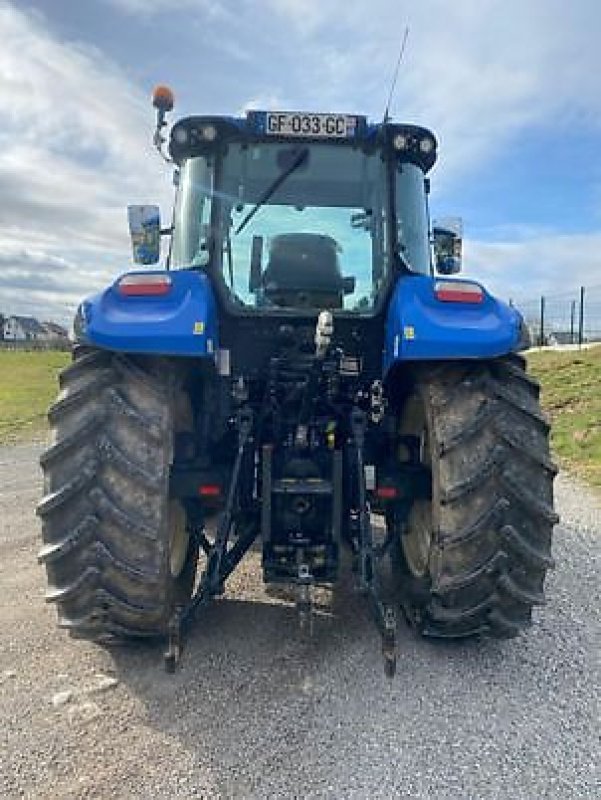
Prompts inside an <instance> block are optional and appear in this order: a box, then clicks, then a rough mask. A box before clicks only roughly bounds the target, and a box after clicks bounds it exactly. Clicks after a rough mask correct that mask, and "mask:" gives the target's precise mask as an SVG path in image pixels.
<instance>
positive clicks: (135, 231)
mask: <svg viewBox="0 0 601 800" xmlns="http://www.w3.org/2000/svg"><path fill="white" fill-rule="evenodd" d="M127 219H128V222H129V235H130V236H131V243H132V248H133V259H134V261H135V263H136V264H156V263H157V261H158V260H159V258H160V255H161V215H160V210H159V207H158V206H128V207H127Z"/></svg>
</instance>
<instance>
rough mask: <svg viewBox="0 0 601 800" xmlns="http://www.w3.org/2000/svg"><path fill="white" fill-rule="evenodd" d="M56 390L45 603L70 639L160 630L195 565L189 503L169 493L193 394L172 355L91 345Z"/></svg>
mask: <svg viewBox="0 0 601 800" xmlns="http://www.w3.org/2000/svg"><path fill="white" fill-rule="evenodd" d="M60 386H61V392H60V394H59V397H58V400H57V401H56V403H55V404H54V405H53V406H52V407H51V408H50V411H49V412H48V418H49V421H50V425H51V428H52V432H53V443H52V444H51V445H50V447H49V448H48V449H47V450H46V452H45V453H44V454H43V455H42V457H41V459H40V463H41V465H42V469H43V472H44V491H45V496H44V498H43V499H42V501H41V502H40V504H39V506H38V514H39V516H40V517H41V519H42V539H43V547H42V549H41V551H40V553H39V561H40V562H41V563H43V564H44V565H45V567H46V571H47V577H48V590H47V593H46V600H47V601H48V602H52V603H56V605H57V609H58V621H59V626H60V627H62V628H66V629H68V630H69V631H70V633H71V634H72V635H73V636H77V637H80V638H88V639H94V640H112V639H115V638H117V639H120V638H126V637H147V636H160V635H163V634H165V632H166V629H167V626H168V622H169V620H170V618H171V616H172V614H173V613H174V610H175V608H176V606H178V605H181V604H185V603H186V602H187V600H188V599H189V598H190V595H191V592H192V589H193V584H194V577H195V571H196V557H197V556H196V548H195V547H194V542H193V541H191V537H190V535H189V531H188V528H187V525H186V515H185V511H184V508H183V506H181V504H180V503H179V502H178V501H174V500H170V498H169V474H170V467H171V464H172V462H173V460H174V452H175V448H176V434H177V433H178V430H179V429H181V428H182V427H183V428H185V427H187V426H188V425H189V421H188V420H189V414H188V413H187V412H186V410H185V409H186V403H187V396H186V395H185V393H184V392H183V391H182V390H181V389H179V388H178V381H177V380H176V376H175V372H174V370H173V368H172V367H171V365H170V363H169V362H168V361H166V360H164V361H160V360H158V359H154V360H153V359H149V358H134V357H129V356H123V355H118V354H115V353H111V352H108V351H101V350H93V349H90V348H87V349H85V348H80V349H78V350H77V351H76V353H75V355H74V360H73V363H72V364H71V365H70V366H68V367H67V368H66V369H65V370H64V371H63V372H62V374H61V376H60ZM188 406H189V403H188ZM182 408H183V409H184V411H183V412H182Z"/></svg>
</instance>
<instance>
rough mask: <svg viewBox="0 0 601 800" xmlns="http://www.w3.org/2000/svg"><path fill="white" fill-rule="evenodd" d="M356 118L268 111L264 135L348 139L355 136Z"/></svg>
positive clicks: (344, 115) (342, 115)
mask: <svg viewBox="0 0 601 800" xmlns="http://www.w3.org/2000/svg"><path fill="white" fill-rule="evenodd" d="M356 128H357V117H349V116H347V115H346V114H298V113H282V112H275V111H268V112H267V114H266V119H265V133H267V134H269V135H271V136H306V137H313V136H316V137H319V138H325V139H348V138H349V137H351V136H354V135H355V131H356Z"/></svg>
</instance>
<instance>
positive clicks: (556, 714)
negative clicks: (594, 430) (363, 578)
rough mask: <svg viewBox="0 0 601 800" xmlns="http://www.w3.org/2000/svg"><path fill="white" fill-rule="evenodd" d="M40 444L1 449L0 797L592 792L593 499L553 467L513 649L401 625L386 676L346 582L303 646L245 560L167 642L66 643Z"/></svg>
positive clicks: (597, 518) (597, 534) (596, 793)
mask: <svg viewBox="0 0 601 800" xmlns="http://www.w3.org/2000/svg"><path fill="white" fill-rule="evenodd" d="M38 454H39V447H38V446H31V445H28V446H21V447H17V448H11V449H0V625H1V630H2V637H1V639H0V721H1V726H0V797H2V798H14V797H30V798H36V799H37V798H60V800H63V799H65V800H66V798H76V797H77V798H80V797H81V798H144V799H145V800H148V799H150V798H168V797H169V798H171V797H177V798H180V797H181V798H191V797H201V798H261V799H262V800H263V799H264V798H337V799H338V798H344V800H346V799H347V798H387V800H388V799H389V798H393V797H394V798H404V797H407V798H409V797H410V798H428V800H437V799H438V798H453V800H464V798H470V799H471V798H511V800H520V799H521V798H528V799H529V800H538V798H559V799H560V800H568V798H578V799H579V800H584V798H599V797H600V796H601V771H600V768H599V764H600V762H601V752H600V748H599V704H598V703H599V700H598V691H599V673H600V669H599V667H600V664H599V654H600V648H599V645H600V637H599V632H600V626H599V608H600V607H601V598H600V581H599V573H600V565H599V553H600V549H601V548H600V545H601V506H600V505H599V503H598V501H596V500H595V498H594V497H593V496H592V495H591V494H590V493H587V492H586V490H584V489H582V488H581V487H579V486H577V485H576V484H574V483H573V482H572V481H570V480H568V479H567V478H566V477H565V476H560V477H559V478H558V480H557V483H556V489H557V501H558V502H557V505H558V510H559V512H560V514H561V515H562V524H561V525H560V526H559V527H558V528H557V529H556V535H555V545H554V554H555V558H556V561H557V564H558V567H557V570H556V571H555V572H554V573H553V575H552V576H551V578H550V579H549V581H548V587H547V588H548V597H549V604H548V605H547V606H546V607H545V608H544V609H542V611H540V612H539V613H538V614H537V618H536V622H535V625H534V626H533V628H532V629H531V630H530V631H529V632H528V633H527V634H526V635H524V636H522V637H521V638H519V639H518V640H514V641H511V642H494V641H484V642H480V643H468V644H465V643H464V644H457V643H455V644H451V645H443V646H441V645H440V644H436V645H435V644H432V643H429V642H427V641H422V640H417V639H416V638H415V637H414V636H413V635H412V634H411V632H410V631H408V630H406V629H405V628H404V627H401V630H400V634H399V645H400V657H399V668H398V673H397V677H396V678H395V680H394V681H393V682H391V683H389V682H388V681H387V680H386V679H385V677H384V676H383V673H382V666H381V661H380V656H379V643H378V638H377V636H376V634H375V632H374V629H373V627H372V625H371V624H370V623H369V622H368V621H367V618H366V614H365V612H364V609H363V606H362V604H361V603H360V602H359V601H358V599H357V598H356V597H355V596H354V595H353V593H352V592H351V591H350V589H342V590H341V591H340V592H337V593H336V594H335V595H334V597H333V599H332V602H331V604H330V606H329V607H327V608H324V610H323V612H322V613H321V615H320V616H319V618H318V619H317V620H316V625H315V632H314V637H313V640H312V641H309V642H307V641H303V640H301V639H300V638H299V634H298V632H297V628H296V622H295V616H294V613H293V610H292V609H291V608H290V607H289V606H288V605H286V604H284V603H282V602H281V601H279V602H278V601H276V600H275V599H273V598H270V597H268V596H267V595H265V593H264V592H263V590H262V588H261V583H260V573H259V570H258V562H257V556H256V555H254V554H253V556H252V557H251V559H250V561H249V562H248V563H247V564H246V566H245V567H244V570H243V571H241V572H240V573H238V575H237V576H236V580H235V581H234V582H233V583H232V585H231V588H230V589H229V591H228V594H227V595H226V597H225V598H224V600H222V601H220V602H218V603H216V604H215V605H214V606H212V607H211V608H210V609H208V610H207V612H206V614H205V616H204V617H203V620H202V623H199V625H198V627H197V628H196V629H195V630H194V631H193V633H192V635H191V638H190V641H189V643H188V646H187V649H186V651H185V655H184V661H183V663H182V666H181V668H180V670H179V672H178V673H177V674H176V675H174V676H168V675H166V674H165V673H164V672H163V669H162V660H161V648H160V647H157V646H151V647H148V646H145V647H135V648H134V647H132V648H123V649H117V650H115V651H113V652H107V651H105V650H102V649H100V648H98V647H96V646H94V645H91V644H89V643H86V642H77V641H73V640H70V639H69V638H68V637H67V636H66V635H65V634H64V632H62V631H59V630H57V629H56V627H55V624H54V610H53V609H52V608H49V607H47V606H45V605H44V603H43V602H42V594H43V591H44V583H45V581H44V574H43V570H42V568H41V567H38V565H37V564H36V561H35V552H36V550H37V547H38V535H39V531H38V523H37V521H36V519H35V518H34V515H33V508H34V505H35V502H36V501H37V499H38V497H39V495H40V491H41V489H40V480H39V473H38V470H37V464H36V461H37V456H38Z"/></svg>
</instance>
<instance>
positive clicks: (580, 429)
mask: <svg viewBox="0 0 601 800" xmlns="http://www.w3.org/2000/svg"><path fill="white" fill-rule="evenodd" d="M528 366H529V369H530V372H531V373H532V374H533V375H534V376H535V377H536V378H538V380H539V381H540V382H541V385H542V395H541V401H542V406H543V409H544V411H545V412H546V413H547V415H548V417H549V418H550V421H551V424H552V428H551V445H552V448H553V451H554V454H555V457H556V458H558V459H559V461H560V463H561V465H562V466H563V467H566V468H567V469H568V470H570V471H571V472H573V473H575V474H576V475H578V476H579V477H581V478H584V479H585V480H587V481H588V482H589V483H590V484H591V485H593V486H594V487H595V488H596V489H601V346H597V347H592V348H591V349H590V350H582V351H580V352H575V351H566V352H559V353H554V352H549V351H541V352H532V353H529V354H528Z"/></svg>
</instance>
